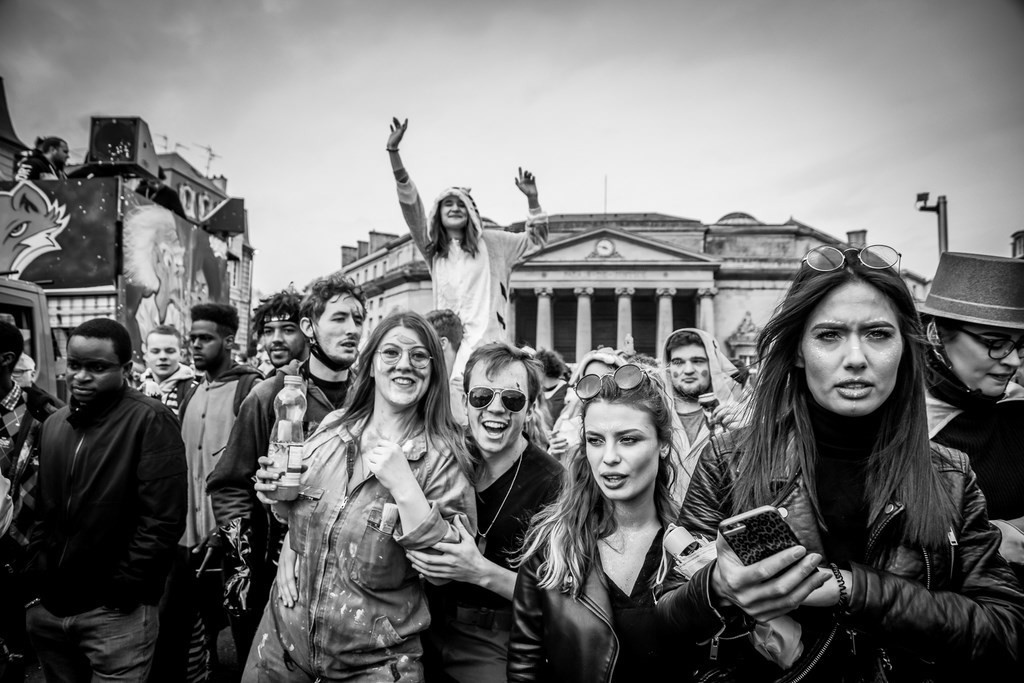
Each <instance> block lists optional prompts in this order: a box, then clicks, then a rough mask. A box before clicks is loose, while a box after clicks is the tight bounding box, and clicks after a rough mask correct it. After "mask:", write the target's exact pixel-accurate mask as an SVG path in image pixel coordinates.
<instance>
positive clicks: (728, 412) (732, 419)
mask: <svg viewBox="0 0 1024 683" xmlns="http://www.w3.org/2000/svg"><path fill="white" fill-rule="evenodd" d="M746 420H747V411H746V404H741V403H729V404H728V405H720V406H718V407H717V408H715V410H714V412H712V413H711V422H712V423H713V424H719V425H721V426H722V429H725V430H730V429H739V428H740V427H743V426H744V425H745V424H746Z"/></svg>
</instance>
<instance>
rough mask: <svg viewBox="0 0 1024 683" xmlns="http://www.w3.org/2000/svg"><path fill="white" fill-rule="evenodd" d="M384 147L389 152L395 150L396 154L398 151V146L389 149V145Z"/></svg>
mask: <svg viewBox="0 0 1024 683" xmlns="http://www.w3.org/2000/svg"><path fill="white" fill-rule="evenodd" d="M384 149H386V150H387V151H389V152H395V153H396V154H397V153H398V148H397V147H395V148H394V149H391V148H390V147H385V148H384Z"/></svg>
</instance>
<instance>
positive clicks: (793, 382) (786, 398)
mask: <svg viewBox="0 0 1024 683" xmlns="http://www.w3.org/2000/svg"><path fill="white" fill-rule="evenodd" d="M822 251H824V252H825V254H824V255H823V254H821V252H822ZM834 251H835V252H837V253H832V252H830V251H829V250H827V249H821V248H819V249H818V250H815V251H812V252H811V253H809V254H808V257H807V259H806V260H805V262H804V263H805V265H804V267H802V268H801V269H800V270H799V271H798V273H797V276H796V278H795V279H794V281H793V284H792V285H791V287H790V289H789V291H788V292H787V294H786V296H785V297H784V298H783V301H782V302H781V304H780V305H779V307H778V309H777V310H776V312H775V314H774V315H773V316H772V318H771V319H770V320H769V321H768V323H767V324H766V325H765V327H764V329H763V330H762V332H761V335H760V337H759V339H758V344H757V350H758V358H759V360H760V368H761V373H760V376H759V379H758V383H757V386H756V388H755V389H754V393H753V395H752V397H751V408H750V421H749V424H748V426H747V427H744V428H742V429H739V430H736V431H730V432H727V433H726V434H724V435H723V436H720V437H717V436H716V437H714V438H713V439H712V440H711V443H710V444H709V445H708V446H707V447H706V448H705V450H704V452H703V453H702V454H701V457H700V461H699V463H698V466H697V469H696V470H695V472H694V475H693V479H692V481H691V483H690V488H689V490H688V491H687V495H686V499H685V500H684V502H683V506H682V510H681V511H680V516H679V521H678V524H679V525H680V526H682V527H685V528H686V529H687V530H688V531H689V532H690V533H691V534H694V535H701V536H705V537H709V538H716V543H715V549H716V553H717V559H716V560H715V561H714V562H712V563H710V564H708V565H706V566H704V567H703V568H701V569H698V570H697V571H696V572H695V573H693V574H692V576H691V577H690V578H689V579H687V580H685V581H683V582H682V583H680V585H679V586H678V587H676V588H674V589H673V590H671V591H668V592H666V594H665V595H664V596H663V597H662V599H661V600H660V601H659V603H658V615H659V617H660V620H661V624H662V626H663V628H664V629H665V631H666V632H667V634H668V635H669V636H670V637H673V638H675V639H678V640H679V641H684V642H686V641H688V642H692V643H697V644H699V645H700V646H701V654H700V658H699V660H698V662H697V670H698V676H700V680H716V681H718V680H723V681H724V680H728V681H787V682H795V681H803V682H804V683H816V682H818V681H823V682H824V681H828V682H832V681H837V682H840V683H861V682H868V681H870V682H876V681H885V680H888V681H916V682H923V681H935V682H938V681H965V680H1003V679H1005V680H1010V679H1013V680H1018V679H1020V678H1021V673H1022V653H1024V592H1022V588H1021V585H1020V583H1019V582H1018V581H1017V580H1016V578H1015V577H1014V575H1013V572H1012V571H1011V570H1010V568H1009V566H1008V565H1007V563H1006V561H1005V560H1004V559H1003V558H1001V557H1000V556H999V554H998V552H997V549H998V547H999V534H998V532H997V531H996V530H995V529H994V528H993V527H992V526H991V525H990V524H989V521H988V517H987V514H986V510H985V498H984V496H983V495H982V492H981V490H980V489H979V487H978V484H977V479H976V477H975V475H974V473H973V471H972V470H971V468H970V466H969V464H968V461H967V458H966V457H964V455H963V454H962V453H960V452H958V451H954V450H952V449H949V448H945V447H943V446H939V445H935V444H931V443H929V441H928V433H927V418H926V412H925V396H924V392H925V383H924V374H925V363H924V345H923V341H924V336H923V334H922V330H921V326H920V322H919V319H918V315H917V310H916V307H915V303H914V300H913V297H912V296H911V294H910V292H909V290H908V289H907V287H906V285H905V284H904V282H903V280H902V279H901V278H900V276H899V273H898V272H897V270H896V268H897V267H898V254H896V252H895V251H894V250H892V249H889V248H884V249H883V248H879V247H878V246H877V245H876V246H872V247H865V248H864V249H861V250H857V249H849V250H846V251H840V250H834ZM819 256H825V257H827V258H819ZM840 257H841V258H840ZM766 505H767V506H772V507H774V508H775V510H776V511H777V512H778V515H779V516H780V517H781V518H782V519H781V520H780V521H781V522H782V523H785V524H787V525H788V526H789V529H790V530H791V531H792V533H793V535H794V536H795V539H796V541H797V544H796V545H793V546H788V547H787V546H786V545H785V544H780V545H778V546H775V545H768V546H767V547H769V548H773V547H775V548H777V547H782V548H783V549H782V550H778V551H777V552H774V553H769V554H768V555H767V557H764V558H763V559H760V560H759V561H754V560H750V564H744V562H743V561H741V560H740V557H739V554H738V553H737V552H736V551H734V550H733V549H732V547H731V546H730V545H729V544H728V542H727V541H726V539H725V538H724V537H723V535H722V534H721V533H720V532H719V524H720V523H721V522H722V521H723V520H725V519H727V518H729V517H732V516H734V515H738V514H741V513H744V512H747V511H752V510H755V509H756V508H759V507H761V506H766ZM776 519H777V518H776ZM771 531H773V530H772V529H771V528H770V527H769V528H768V529H767V530H764V528H758V527H756V526H755V527H754V528H753V529H752V532H753V533H750V534H749V535H748V536H749V537H748V539H747V543H746V544H745V545H742V546H741V545H739V542H737V546H738V547H739V548H740V552H742V553H743V554H744V556H746V555H747V553H746V552H745V551H746V550H752V549H755V548H757V547H759V546H760V545H761V544H762V541H763V540H764V539H765V537H770V538H771V539H774V538H782V536H783V535H782V534H772V533H770V532H771ZM765 545H767V544H765ZM751 554H753V553H751ZM783 615H785V616H787V618H788V619H789V620H791V623H795V624H799V626H800V630H799V631H798V636H797V637H799V639H800V644H801V646H800V647H794V648H793V649H792V650H791V652H793V653H794V656H793V657H785V658H779V657H776V656H774V655H775V653H774V652H773V650H772V649H771V648H767V647H765V644H764V643H762V642H760V641H758V640H757V639H756V638H753V637H752V636H751V635H750V634H751V631H752V630H753V629H754V628H755V627H756V626H757V625H759V624H764V623H766V622H770V621H772V620H774V619H776V618H777V617H780V616H783ZM790 644H791V643H790ZM1011 672H1012V673H1011Z"/></svg>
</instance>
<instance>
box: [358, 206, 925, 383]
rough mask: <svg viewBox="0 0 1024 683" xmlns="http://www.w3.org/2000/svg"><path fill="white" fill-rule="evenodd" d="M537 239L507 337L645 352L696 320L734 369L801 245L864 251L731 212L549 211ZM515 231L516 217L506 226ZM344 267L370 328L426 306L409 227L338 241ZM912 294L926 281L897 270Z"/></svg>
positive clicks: (746, 358)
mask: <svg viewBox="0 0 1024 683" xmlns="http://www.w3.org/2000/svg"><path fill="white" fill-rule="evenodd" d="M549 226H550V237H549V240H548V244H547V246H546V247H545V248H544V249H543V250H541V251H539V252H537V253H535V254H533V255H531V256H530V258H529V259H527V260H526V261H524V262H523V263H522V264H521V265H520V266H519V267H518V268H517V269H516V270H515V271H514V272H513V274H512V282H511V290H512V297H511V306H510V310H509V315H508V329H509V331H510V337H511V339H510V341H513V342H514V343H517V344H528V345H530V346H533V347H535V348H552V349H555V350H557V351H558V352H559V353H561V354H562V356H563V357H564V358H565V359H566V361H567V362H574V361H575V360H576V359H577V358H579V357H580V356H581V355H582V354H584V353H586V352H587V351H589V350H590V349H592V348H596V347H598V346H612V347H616V348H622V347H623V346H624V345H625V343H626V339H627V337H632V340H633V347H634V348H635V349H636V350H637V351H639V352H642V353H646V354H649V355H652V356H655V357H658V356H660V353H659V350H660V348H661V346H662V345H663V343H664V341H665V339H666V338H667V337H668V335H669V333H670V332H671V331H672V330H674V329H677V328H680V327H699V328H701V329H703V330H706V331H708V332H710V333H711V334H713V335H715V336H716V337H718V339H719V340H721V341H722V342H724V343H725V345H726V349H727V351H728V353H729V354H730V355H731V356H732V357H733V358H734V359H735V360H736V361H738V362H740V363H742V364H746V363H749V362H750V361H752V360H753V357H754V347H753V344H754V341H755V340H756V336H757V332H758V331H759V330H760V327H761V326H763V325H764V323H765V322H766V321H767V320H768V318H769V317H770V316H771V314H772V312H773V311H774V308H775V306H776V304H778V302H779V301H780V300H781V298H782V296H783V295H784V294H785V291H786V289H787V288H788V287H789V282H790V280H791V279H792V278H793V276H794V274H795V273H796V271H797V269H798V268H799V267H800V264H801V262H802V259H803V257H804V255H805V254H806V253H807V251H808V250H809V249H812V248H813V247H816V246H820V245H831V246H836V247H839V248H840V249H842V248H846V247H849V246H863V245H864V244H865V243H866V242H865V239H866V232H865V231H857V232H851V233H848V234H847V239H846V240H845V241H844V240H840V239H838V238H835V237H833V236H831V235H828V234H826V233H824V232H821V231H819V230H817V229H815V228H812V227H810V226H808V225H805V224H803V223H800V222H799V221H797V220H795V219H793V218H790V219H789V220H787V221H786V222H784V223H763V222H761V221H759V220H757V219H756V218H754V217H753V216H750V215H749V214H745V213H730V214H727V215H725V216H723V217H722V218H720V219H718V220H717V221H715V222H713V223H702V222H701V221H698V220H695V219H691V218H679V217H675V216H667V215H664V214H657V213H630V214H562V215H553V216H551V217H550V223H549ZM507 229H509V230H513V231H520V230H522V229H523V224H522V223H518V224H514V225H512V226H509V228H507ZM342 269H343V271H344V272H346V273H347V274H349V275H350V276H351V277H353V278H355V279H356V281H357V282H359V283H360V284H362V285H363V286H364V288H365V289H366V292H367V298H368V302H369V303H368V311H367V313H368V324H369V325H370V326H372V325H374V324H376V323H377V322H379V321H380V319H382V318H383V317H384V315H386V314H387V313H389V312H390V311H391V310H394V309H396V308H399V309H401V308H404V309H412V310H417V311H427V310H430V308H431V306H432V297H431V289H430V285H431V283H430V276H429V273H428V272H427V268H426V263H425V262H424V261H423V259H422V256H421V255H420V254H419V252H418V250H417V249H416V247H415V245H414V244H413V242H412V240H411V238H410V237H409V235H408V234H402V235H395V234H389V233H379V232H372V233H370V240H369V241H367V242H360V243H359V244H358V245H357V246H356V247H343V248H342ZM903 273H904V280H905V281H906V282H907V284H908V285H909V286H910V287H911V291H912V292H913V293H914V297H915V299H917V300H918V301H923V300H924V298H925V296H926V295H927V285H928V281H927V280H925V279H924V278H922V277H920V276H918V275H915V274H913V273H909V272H906V271H903Z"/></svg>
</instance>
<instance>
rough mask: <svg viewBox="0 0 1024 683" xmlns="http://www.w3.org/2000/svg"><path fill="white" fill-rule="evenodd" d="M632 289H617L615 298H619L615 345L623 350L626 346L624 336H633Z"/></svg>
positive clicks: (634, 291)
mask: <svg viewBox="0 0 1024 683" xmlns="http://www.w3.org/2000/svg"><path fill="white" fill-rule="evenodd" d="M634 294H636V290H635V289H633V288H632V287H617V288H616V289H615V296H617V297H619V326H618V330H617V332H616V335H615V344H616V346H617V347H618V348H620V349H623V348H625V346H626V335H631V334H633V295H634Z"/></svg>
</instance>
